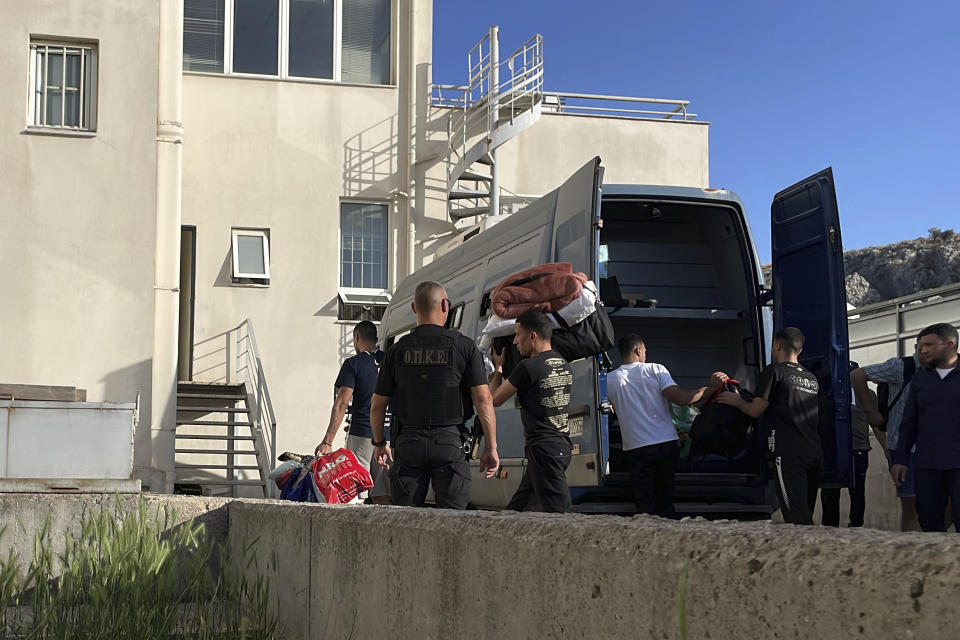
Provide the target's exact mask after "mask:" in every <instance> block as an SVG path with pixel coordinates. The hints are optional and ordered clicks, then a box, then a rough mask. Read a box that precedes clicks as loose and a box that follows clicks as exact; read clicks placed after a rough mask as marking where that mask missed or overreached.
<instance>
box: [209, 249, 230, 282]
mask: <svg viewBox="0 0 960 640" xmlns="http://www.w3.org/2000/svg"><path fill="white" fill-rule="evenodd" d="M213 286H215V287H232V286H233V252H232V250H231V249H230V248H229V247H228V248H227V255H226V256H225V257H224V258H223V264H222V265H220V271H218V272H217V277H216V279H215V280H214V281H213Z"/></svg>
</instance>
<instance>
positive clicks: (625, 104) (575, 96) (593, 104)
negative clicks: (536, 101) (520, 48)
mask: <svg viewBox="0 0 960 640" xmlns="http://www.w3.org/2000/svg"><path fill="white" fill-rule="evenodd" d="M689 104H690V101H689V100H669V99H664V98H634V97H630V96H606V95H597V94H590V93H569V92H559V91H557V92H550V93H544V94H543V104H542V105H541V108H542V110H543V112H544V113H566V114H569V115H579V116H598V117H605V118H629V119H655V120H672V119H674V118H677V119H680V120H683V121H690V120H694V119H696V117H697V114H695V113H690V112H688V111H687V106H688V105H689ZM600 105H603V106H600ZM637 105H644V106H649V105H664V106H665V107H672V108H669V109H664V108H660V109H654V108H646V109H645V108H638V107H637Z"/></svg>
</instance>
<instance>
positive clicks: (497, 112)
mask: <svg viewBox="0 0 960 640" xmlns="http://www.w3.org/2000/svg"><path fill="white" fill-rule="evenodd" d="M490 50H491V49H490V36H489V34H488V35H486V36H484V38H483V39H482V40H480V42H478V43H477V44H476V45H475V46H474V47H473V49H471V50H470V53H468V54H467V67H468V77H469V80H470V82H469V84H468V85H467V86H465V87H464V86H455V85H433V86H432V87H431V103H432V104H433V105H435V106H443V107H452V108H454V109H455V111H454V112H453V113H451V114H450V118H449V120H448V122H447V139H448V145H449V151H450V153H451V160H452V161H451V162H450V165H449V167H448V182H450V183H452V182H455V179H456V177H459V176H454V175H453V173H451V172H452V171H453V167H454V165H455V164H456V162H455V161H453V156H455V157H456V158H458V159H459V158H463V157H465V156H466V155H467V152H468V147H469V143H470V140H471V139H472V138H474V137H476V136H477V135H478V134H481V133H486V135H487V137H489V136H490V133H491V132H492V131H493V130H494V129H496V128H497V127H498V126H499V125H502V124H505V123H507V122H510V123H512V122H513V119H514V117H515V116H516V115H517V114H519V113H522V112H523V111H528V110H530V109H531V108H532V107H533V106H534V105H536V104H538V103H539V102H540V98H541V95H542V93H543V37H542V36H540V35H539V34H538V35H534V36H533V37H531V38H530V39H529V40H527V41H526V42H525V43H524V44H523V45H521V46H520V48H518V49H517V50H516V51H514V52H513V53H512V54H511V55H509V56H507V57H506V58H505V59H503V60H495V59H492V58H491V55H490ZM501 78H502V80H501Z"/></svg>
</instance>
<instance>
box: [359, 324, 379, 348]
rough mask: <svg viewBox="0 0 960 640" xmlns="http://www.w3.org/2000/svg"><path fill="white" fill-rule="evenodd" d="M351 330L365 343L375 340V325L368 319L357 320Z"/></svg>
mask: <svg viewBox="0 0 960 640" xmlns="http://www.w3.org/2000/svg"><path fill="white" fill-rule="evenodd" d="M353 332H354V333H355V334H357V337H358V338H360V339H361V340H363V341H364V342H365V343H367V344H376V342H377V325H375V324H373V323H372V322H370V321H369V320H361V321H360V322H358V323H357V324H356V325H355V326H354V327H353Z"/></svg>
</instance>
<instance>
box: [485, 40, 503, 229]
mask: <svg viewBox="0 0 960 640" xmlns="http://www.w3.org/2000/svg"><path fill="white" fill-rule="evenodd" d="M489 74H490V75H489V78H490V79H489V80H488V83H489V87H490V93H489V95H488V96H487V139H488V140H489V139H490V138H491V136H492V135H493V131H494V129H496V128H497V118H498V117H499V108H498V104H499V102H500V27H497V26H496V25H494V26H492V27H490V71H489ZM490 215H492V216H498V215H500V166H499V163H498V162H497V150H496V149H491V150H490Z"/></svg>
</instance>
